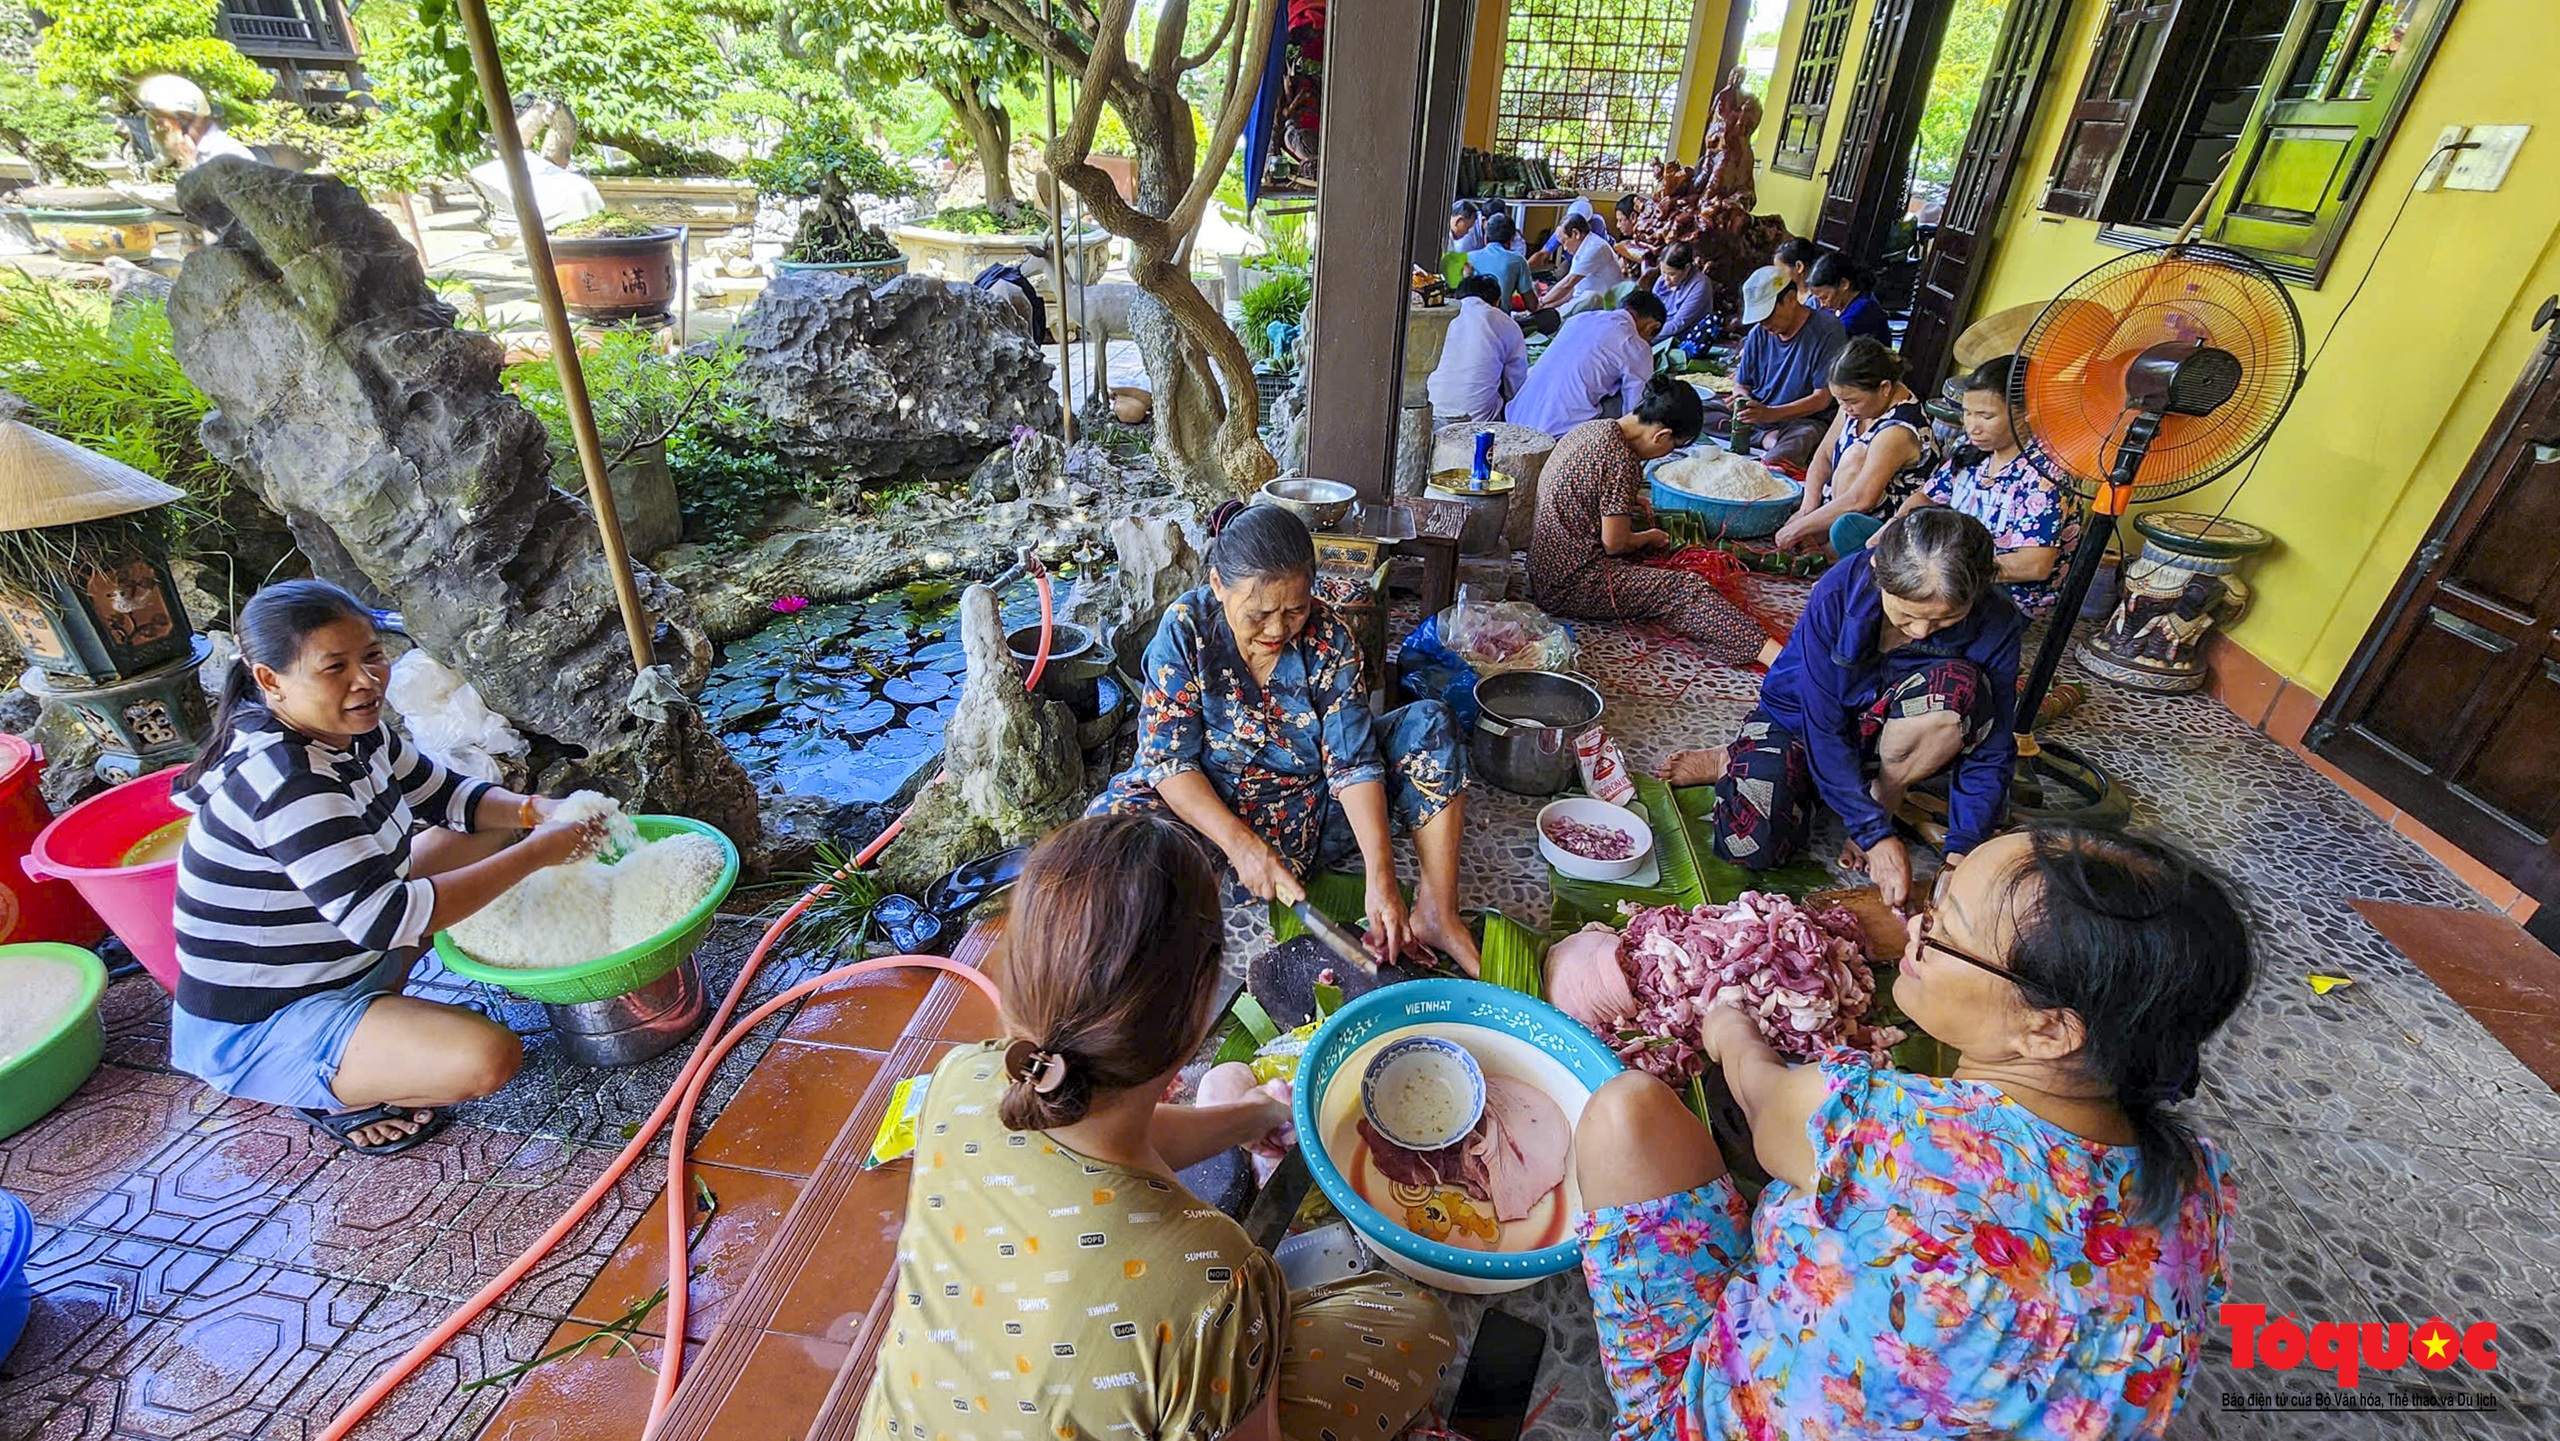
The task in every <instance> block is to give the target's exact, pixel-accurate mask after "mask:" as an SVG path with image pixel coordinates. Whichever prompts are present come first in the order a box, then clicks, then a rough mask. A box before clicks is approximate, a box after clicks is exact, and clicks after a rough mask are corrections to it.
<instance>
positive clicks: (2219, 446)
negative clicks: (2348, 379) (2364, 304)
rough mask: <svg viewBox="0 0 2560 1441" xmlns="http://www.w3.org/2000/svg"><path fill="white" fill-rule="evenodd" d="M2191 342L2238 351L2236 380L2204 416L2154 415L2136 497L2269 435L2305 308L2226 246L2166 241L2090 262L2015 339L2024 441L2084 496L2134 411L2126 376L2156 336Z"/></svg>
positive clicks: (2175, 483) (2190, 478) (2156, 493)
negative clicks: (2232, 388)
mask: <svg viewBox="0 0 2560 1441" xmlns="http://www.w3.org/2000/svg"><path fill="white" fill-rule="evenodd" d="M2196 342H2202V343H2203V344H2206V345H2210V346H2212V347H2214V348H2216V349H2219V350H2223V351H2226V352H2228V353H2229V354H2230V355H2232V356H2233V357H2234V358H2235V359H2237V360H2238V361H2239V362H2240V366H2241V381H2240V388H2239V390H2238V391H2237V392H2236V393H2234V394H2233V395H2232V397H2231V399H2229V400H2227V401H2225V402H2224V403H2223V404H2222V405H2221V406H2219V407H2218V408H2216V409H2215V410H2214V411H2213V413H2211V414H2210V415H2202V416H2184V415H2171V416H2168V417H2166V418H2164V419H2163V420H2162V421H2161V422H2160V427H2159V432H2158V434H2157V435H2156V436H2155V437H2154V439H2153V440H2152V442H2151V446H2150V449H2149V452H2148V454H2146V455H2145V457H2144V459H2143V463H2142V468H2141V470H2140V472H2139V473H2138V475H2137V477H2136V479H2135V483H2134V487H2133V499H2134V500H2135V501H2137V502H2147V501H2152V500H2161V499H2166V498H2167V497H2170V496H2174V495H2183V494H2185V493H2187V492H2188V491H2191V490H2194V489H2195V488H2197V487H2198V486H2201V485H2203V484H2205V483H2206V482H2208V481H2210V480H2212V479H2213V478H2214V477H2215V476H2218V475H2220V474H2222V473H2223V472H2225V471H2227V470H2229V469H2230V468H2231V467H2232V466H2234V465H2236V464H2238V463H2239V462H2241V461H2242V460H2245V459H2247V458H2248V456H2249V454H2250V453H2251V452H2252V451H2255V450H2256V449H2257V448H2258V447H2259V446H2262V445H2264V444H2266V442H2267V438H2268V437H2269V436H2270V435H2272V434H2274V432H2275V428H2276V425H2277V424H2278V422H2280V421H2282V420H2283V419H2284V414H2285V410H2286V408H2287V407H2288V406H2289V405H2291V404H2292V402H2293V396H2294V392H2295V391H2296V390H2298V389H2300V387H2301V381H2302V361H2303V338H2302V317H2301V315H2300V313H2299V312H2298V311H2296V310H2295V308H2294V304H2293V297H2292V295H2291V294H2289V293H2288V292H2287V291H2286V290H2285V288H2284V284H2283V282H2281V281H2279V280H2277V279H2276V278H2275V277H2274V276H2273V275H2271V274H2269V273H2268V272H2267V270H2266V269H2265V267H2263V266H2261V265H2259V264H2258V263H2257V262H2256V261H2254V260H2251V259H2250V258H2248V257H2247V256H2245V255H2242V254H2240V253H2239V252H2237V251H2234V250H2227V249H2224V248H2222V247H2220V246H2211V245H2174V246H2162V247H2158V248H2155V249H2150V250H2140V251H2135V252H2132V253H2131V254H2128V255H2124V256H2120V257H2118V258H2116V259H2114V260H2111V261H2108V262H2107V263H2106V264H2104V265H2101V266H2099V267H2098V268H2096V269H2095V270H2092V271H2090V272H2089V273H2088V274H2086V275H2083V276H2082V277H2080V278H2079V279H2078V280H2076V281H2074V282H2072V283H2071V285H2070V286H2069V287H2068V288H2066V289H2065V290H2064V291H2063V292H2062V293H2061V294H2060V295H2057V296H2056V297H2054V299H2053V300H2052V302H2051V303H2049V304H2047V305H2046V306H2045V308H2044V310H2043V311H2042V313H2040V314H2038V315H2037V316H2036V318H2035V320H2034V322H2033V323H2032V324H2030V325H2029V326H2028V327H2027V333H2026V335H2025V336H2024V337H2023V338H2022V339H2021V340H2020V341H2019V342H2018V354H2019V356H2020V357H2021V358H2022V362H2023V363H2021V364H2020V365H2019V366H2018V367H2017V368H2016V370H2015V371H2014V372H2013V373H2012V375H2011V378H2010V394H2009V400H2010V404H2011V405H2012V406H2013V407H2014V408H2015V410H2016V412H2017V414H2018V417H2019V420H2020V422H2021V425H2020V428H2021V430H2022V432H2023V434H2022V436H2021V440H2022V441H2024V443H2025V444H2026V445H2027V447H2028V448H2029V449H2031V450H2032V451H2034V452H2035V454H2036V455H2037V456H2038V457H2039V459H2040V460H2041V461H2042V462H2043V463H2044V465H2045V467H2046V469H2047V470H2048V472H2049V473H2050V474H2052V475H2053V476H2054V478H2055V479H2057V480H2059V481H2061V482H2062V483H2064V484H2066V485H2068V486H2070V487H2071V488H2072V489H2073V490H2074V491H2076V492H2078V493H2079V494H2080V495H2082V496H2084V497H2085V496H2094V495H2096V494H2097V493H2098V491H2099V489H2100V487H2101V486H2103V485H2105V484H2106V483H2107V479H2108V476H2109V473H2110V472H2111V470H2112V469H2113V465H2114V461H2115V457H2116V452H2117V450H2118V448H2119V447H2120V446H2121V445H2122V444H2123V443H2124V440H2125V438H2126V433H2127V431H2128V429H2129V428H2130V426H2131V424H2132V422H2133V420H2134V418H2135V415H2136V412H2134V411H2132V410H2129V409H2128V408H2127V407H2126V402H2125V373H2126V371H2127V369H2128V368H2129V367H2130V366H2131V365H2132V363H2133V361H2134V359H2135V358H2136V357H2137V356H2139V355H2141V354H2142V353H2143V352H2144V351H2145V350H2147V349H2149V348H2150V347H2152V346H2154V345H2161V344H2194V343H2196Z"/></svg>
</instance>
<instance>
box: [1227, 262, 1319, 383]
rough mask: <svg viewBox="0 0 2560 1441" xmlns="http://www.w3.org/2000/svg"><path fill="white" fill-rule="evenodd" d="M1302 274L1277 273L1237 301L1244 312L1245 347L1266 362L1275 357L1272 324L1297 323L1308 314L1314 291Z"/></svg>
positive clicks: (1259, 359)
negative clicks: (1272, 350) (1309, 301)
mask: <svg viewBox="0 0 2560 1441" xmlns="http://www.w3.org/2000/svg"><path fill="white" fill-rule="evenodd" d="M1313 293H1314V292H1313V290H1312V288H1311V287H1310V286H1309V285H1308V284H1307V278H1306V277H1305V276H1303V275H1275V276H1273V277H1271V278H1270V279H1269V280H1266V281H1264V282H1262V283H1261V284H1260V285H1257V286H1255V287H1253V288H1252V289H1251V290H1248V291H1246V292H1245V293H1244V297H1243V298H1242V299H1241V300H1239V301H1238V302H1237V305H1238V307H1239V308H1240V309H1241V310H1242V311H1243V313H1244V344H1245V349H1247V350H1250V351H1252V352H1253V358H1254V359H1255V360H1257V361H1261V362H1264V363H1268V362H1270V361H1271V360H1272V359H1274V358H1275V357H1274V356H1273V355H1272V353H1271V326H1272V325H1273V324H1274V323H1275V322H1278V321H1287V322H1288V323H1289V324H1291V325H1296V324H1298V323H1299V322H1300V321H1301V320H1303V319H1304V318H1305V317H1306V313H1307V300H1308V298H1309V297H1310V296H1311V295H1312V294H1313Z"/></svg>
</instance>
